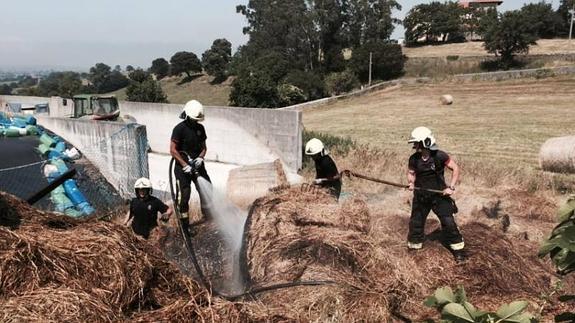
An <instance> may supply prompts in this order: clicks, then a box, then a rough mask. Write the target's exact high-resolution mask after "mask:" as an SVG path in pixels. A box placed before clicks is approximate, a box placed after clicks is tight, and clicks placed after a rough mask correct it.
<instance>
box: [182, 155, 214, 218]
mask: <svg viewBox="0 0 575 323" xmlns="http://www.w3.org/2000/svg"><path fill="white" fill-rule="evenodd" d="M174 175H175V176H176V182H177V185H178V187H179V188H180V201H179V202H180V203H179V206H178V207H179V210H180V213H181V214H182V216H186V213H187V212H188V211H189V210H190V195H191V194H192V185H191V184H192V183H194V186H195V187H196V191H197V192H198V195H199V196H200V205H201V207H202V213H203V214H204V215H207V209H208V208H207V203H208V201H205V199H204V197H202V194H199V192H200V188H199V186H198V178H197V176H201V177H203V178H204V179H206V180H207V181H208V182H210V183H211V182H212V181H211V180H210V176H208V172H207V171H206V167H205V166H204V165H202V167H200V169H198V175H197V176H196V175H195V174H193V173H192V174H186V173H184V171H183V170H182V166H180V165H178V164H176V165H175V167H174Z"/></svg>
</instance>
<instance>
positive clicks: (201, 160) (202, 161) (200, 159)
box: [193, 157, 204, 169]
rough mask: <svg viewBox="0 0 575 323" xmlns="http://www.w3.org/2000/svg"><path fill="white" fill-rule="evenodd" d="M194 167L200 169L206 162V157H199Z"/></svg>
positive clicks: (194, 162)
mask: <svg viewBox="0 0 575 323" xmlns="http://www.w3.org/2000/svg"><path fill="white" fill-rule="evenodd" d="M193 164H194V168H195V169H199V168H200V167H202V165H203V164H204V159H203V158H202V157H198V158H196V159H194V161H193Z"/></svg>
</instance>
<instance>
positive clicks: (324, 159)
mask: <svg viewBox="0 0 575 323" xmlns="http://www.w3.org/2000/svg"><path fill="white" fill-rule="evenodd" d="M305 154H306V155H308V156H311V158H312V159H313V161H314V163H315V172H316V176H315V180H314V181H313V183H314V185H318V186H320V187H322V188H326V189H328V190H329V192H330V194H332V195H333V196H334V197H335V198H336V199H339V195H340V193H341V176H340V174H339V172H338V171H337V166H336V165H335V162H334V161H333V159H331V157H330V156H329V153H328V151H327V150H326V149H325V147H324V145H323V143H322V142H321V141H320V140H319V139H317V138H313V139H311V140H310V141H308V142H307V144H306V145H305Z"/></svg>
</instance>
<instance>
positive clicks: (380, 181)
mask: <svg viewBox="0 0 575 323" xmlns="http://www.w3.org/2000/svg"><path fill="white" fill-rule="evenodd" d="M340 175H341V177H343V176H344V175H345V176H347V177H351V176H353V177H357V178H361V179H365V180H367V181H371V182H375V183H380V184H385V185H390V186H395V187H400V188H409V185H405V184H399V183H394V182H390V181H386V180H383V179H379V178H374V177H369V176H365V175H361V174H358V173H355V172H352V171H350V170H347V169H346V170H344V171H342V172H341V173H340ZM413 189H414V190H416V191H424V192H431V193H437V194H443V191H442V190H434V189H429V188H422V187H417V186H416V187H414V188H413Z"/></svg>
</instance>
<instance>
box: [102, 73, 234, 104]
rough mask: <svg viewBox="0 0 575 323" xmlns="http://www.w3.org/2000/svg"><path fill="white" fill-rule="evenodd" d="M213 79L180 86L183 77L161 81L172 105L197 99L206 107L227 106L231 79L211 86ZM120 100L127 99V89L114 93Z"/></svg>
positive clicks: (206, 78)
mask: <svg viewBox="0 0 575 323" xmlns="http://www.w3.org/2000/svg"><path fill="white" fill-rule="evenodd" d="M211 79H212V78H211V77H209V76H207V75H203V76H201V77H198V78H196V79H194V80H192V81H191V82H188V83H184V84H179V83H180V82H181V81H182V77H168V78H165V79H163V80H161V81H160V85H161V86H162V89H163V90H164V93H166V95H167V96H168V101H170V103H186V102H187V101H188V100H191V99H196V100H198V101H200V102H202V103H203V104H205V105H216V106H227V105H228V97H229V95H230V91H231V88H230V84H231V79H229V80H227V81H226V82H224V83H222V84H215V85H212V84H210V80H211ZM110 94H114V95H116V96H117V97H118V99H119V100H125V99H126V88H124V89H121V90H118V91H114V92H112V93H110Z"/></svg>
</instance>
